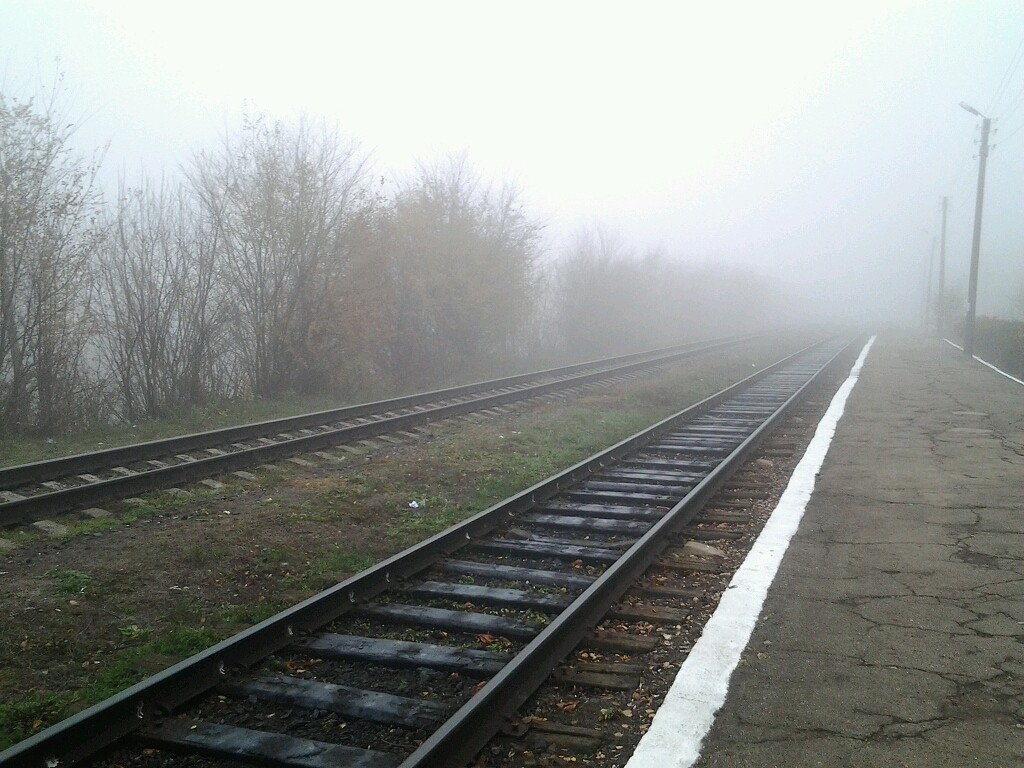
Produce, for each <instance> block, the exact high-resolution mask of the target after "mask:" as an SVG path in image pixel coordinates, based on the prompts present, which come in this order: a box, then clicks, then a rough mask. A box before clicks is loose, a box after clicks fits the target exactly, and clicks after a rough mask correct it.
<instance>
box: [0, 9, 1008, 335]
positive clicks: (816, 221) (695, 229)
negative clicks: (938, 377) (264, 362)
mask: <svg viewBox="0 0 1024 768" xmlns="http://www.w3.org/2000/svg"><path fill="white" fill-rule="evenodd" d="M707 5H708V4H706V3H688V2H685V3H684V2H670V3H642V2H636V3H629V4H627V3H624V2H617V3H599V2H563V3H552V2H523V1H520V2H517V3H483V2H461V3H460V2H447V1H446V0H435V1H434V2H430V3H411V2H408V3H405V2H374V3H369V2H362V1H361V2H352V3H346V2H331V3H328V2H322V3H320V2H307V1H304V0H290V1H289V2H273V3H269V2H268V3H260V2H251V1H250V2H226V1H224V2H218V1H217V0H204V1H203V2H194V1H193V0H177V1H176V2H157V0H154V1H153V2H120V1H115V0H0V57H2V58H0V83H2V86H3V90H4V91H5V92H8V93H12V94H19V95H28V94H31V93H33V92H35V91H37V90H38V89H39V87H40V86H49V85H51V84H52V83H53V80H54V75H55V73H57V72H64V73H65V74H66V78H65V84H66V86H67V91H68V93H69V95H70V96H71V99H70V102H71V104H70V106H71V110H70V111H71V114H72V115H74V116H76V117H79V118H81V119H83V120H84V124H83V127H82V128H81V130H80V131H79V133H78V135H77V141H78V142H79V145H80V146H81V147H82V148H83V149H85V148H89V147H92V146H96V145H101V144H105V143H107V142H108V141H109V142H110V146H109V149H108V151H107V154H106V162H105V171H104V174H105V176H104V181H105V183H108V184H110V183H112V180H113V179H114V178H116V176H117V174H118V173H125V174H127V175H128V177H132V176H133V175H135V174H137V173H138V171H139V170H140V169H145V170H146V171H148V172H150V173H156V174H159V173H160V172H161V169H167V170H168V172H173V169H174V168H175V167H176V166H177V165H178V164H179V163H181V162H183V161H185V160H186V159H187V158H188V156H189V155H190V153H191V152H193V151H195V150H197V149H199V148H201V147H202V146H204V145H208V144H211V143H213V142H215V141H216V140H217V137H218V135H220V134H223V133H224V132H225V131H229V130H233V129H235V128H236V127H237V126H238V125H239V123H240V119H241V115H242V113H243V111H244V110H245V109H249V110H250V111H265V112H267V113H268V114H269V115H271V116H273V117H280V118H284V119H289V118H292V117H295V116H297V115H299V114H306V115H309V116H311V117H324V118H326V119H327V120H329V121H332V122H334V121H336V122H337V123H338V125H339V126H340V128H341V129H342V131H343V132H344V133H345V134H347V135H349V136H352V137H354V138H356V139H357V140H359V141H360V142H361V143H362V145H363V148H364V149H365V150H367V151H369V152H371V153H372V156H373V158H374V161H375V167H376V168H377V169H378V171H379V172H380V173H381V174H383V175H386V176H388V177H389V178H391V177H393V174H401V173H403V172H407V171H408V170H410V169H411V168H413V167H414V165H415V161H416V159H423V160H426V161H430V160H432V159H437V158H439V157H441V156H443V155H445V154H446V153H452V152H461V151H465V152H467V153H468V156H469V158H470V160H471V161H472V163H473V164H474V165H475V166H476V167H477V168H478V169H479V171H480V172H481V174H482V175H483V176H484V177H485V178H490V179H495V180H500V179H502V178H507V179H512V180H514V181H516V182H517V183H518V185H519V186H520V188H521V190H522V192H523V193H524V196H525V198H526V200H527V201H528V202H529V203H530V204H531V207H532V210H533V211H534V212H535V213H536V214H537V215H538V216H540V217H542V218H544V219H545V220H547V221H548V222H549V226H548V234H549V239H550V241H551V242H552V244H553V245H557V243H558V242H559V241H560V240H561V239H563V238H565V237H567V236H568V235H569V233H570V232H571V231H572V230H573V229H575V228H576V227H578V226H580V225H581V224H588V223H592V222H601V223H602V224H604V225H606V226H608V227H610V228H612V229H615V230H618V231H619V232H620V234H621V236H622V238H623V239H624V240H625V241H627V242H630V243H633V244H635V246H636V247H637V248H638V249H646V248H654V247H659V246H660V247H661V248H662V249H663V250H664V251H665V252H666V253H668V254H672V255H679V256H681V257H685V258H688V259H692V260H697V261H722V262H728V263H733V264H735V263H740V264H752V265H757V266H758V267H759V268H764V269H767V270H772V271H773V272H775V273H778V274H782V275H784V279H785V281H786V282H787V283H788V284H790V285H792V286H794V289H798V290H799V292H800V293H801V295H809V296H813V297H814V300H815V301H816V303H817V305H818V306H820V307H822V308H827V309H828V310H830V311H832V312H835V313H837V314H840V315H843V316H846V317H856V316H871V317H880V318H883V319H895V320H899V321H903V322H908V321H916V320H917V319H918V317H919V315H920V313H921V308H922V301H923V289H924V282H925V279H926V276H927V259H928V257H929V251H930V246H931V242H932V238H933V236H934V235H936V234H938V226H939V220H938V211H939V198H940V197H941V196H942V195H949V196H950V221H949V239H948V258H949V262H948V267H947V271H948V275H949V281H950V282H952V283H953V284H959V285H961V286H966V283H967V261H968V257H969V253H970V238H971V226H972V220H973V210H974V193H975V186H974V185H975V180H976V173H977V167H976V164H977V160H976V154H977V148H976V146H975V144H974V141H975V140H976V139H977V137H978V127H979V123H980V120H979V119H977V118H975V117H974V116H972V115H970V114H968V113H967V112H965V111H963V110H961V109H960V108H959V107H958V106H957V104H958V103H959V102H960V101H966V102H968V103H970V104H972V105H973V106H974V107H976V108H977V109H979V110H980V111H981V112H983V113H985V114H988V115H990V116H991V117H995V118H999V120H997V122H996V123H995V128H996V129H997V130H998V132H997V133H996V134H995V136H994V142H995V144H996V145H997V146H996V148H995V150H994V151H993V153H992V155H991V157H990V161H989V180H988V185H987V189H986V208H985V223H984V233H983V243H982V261H981V278H980V299H979V307H978V311H979V313H980V314H994V313H999V314H1006V313H1007V312H1008V311H1009V309H1010V300H1011V297H1013V296H1014V295H1015V294H1016V293H1017V292H1020V293H1022V294H1024V216H1022V215H1021V212H1022V202H1024V200H1022V195H1021V183H1022V180H1024V63H1022V64H1021V65H1020V66H1019V67H1018V68H1017V69H1016V70H1015V71H1013V72H1012V77H1011V78H1010V79H1009V81H1008V83H1007V86H1006V87H1005V88H1004V89H1003V93H1002V95H1001V97H1000V98H999V99H998V100H996V99H995V97H996V95H997V91H998V89H999V86H1000V84H1001V82H1002V81H1003V78H1004V75H1006V74H1007V72H1008V68H1009V67H1010V65H1011V62H1012V61H1013V60H1014V57H1015V54H1017V52H1018V50H1019V46H1020V45H1021V43H1022V41H1024V3H1021V2H1016V1H1010V0H1008V1H1006V2H995V1H991V2H990V1H985V0H976V1H974V2H940V1H938V0H932V1H930V2H914V3H912V2H885V3H878V2H849V3H843V4H839V3H821V2H816V3H786V2H781V3H771V4H766V3H732V4H716V7H715V8H714V9H709V8H707V7H706V6H707ZM1018 286H1021V288H1018Z"/></svg>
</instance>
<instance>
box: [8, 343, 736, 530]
mask: <svg viewBox="0 0 1024 768" xmlns="http://www.w3.org/2000/svg"><path fill="white" fill-rule="evenodd" d="M751 338H753V337H751V336H741V337H735V338H730V339H724V340H716V341H711V342H700V343H697V344H690V345H682V346H681V347H676V348H673V349H675V350H676V351H674V352H670V353H667V354H664V355H662V356H659V357H654V358H650V357H642V359H640V360H639V361H638V362H630V363H627V364H625V365H617V366H616V367H613V368H602V369H599V370H597V371H593V372H590V373H582V374H575V375H571V376H567V377H563V378H557V379H555V380H552V381H544V382H542V383H538V384H528V385H525V386H520V387H519V388H516V389H511V390H510V389H508V387H511V386H513V385H512V384H509V383H508V382H509V381H510V380H509V379H499V380H495V381H490V382H484V383H482V384H475V385H466V386H465V387H456V388H454V389H447V390H439V391H436V392H429V393H424V394H420V395H410V396H408V397H404V398H398V399H396V400H384V401H378V402H376V403H368V404H364V405H358V406H351V407H348V408H342V409H336V410H333V411H322V412H320V413H318V414H306V415H304V416H299V417H291V418H287V419H276V420H273V421H269V422H260V423H258V424H250V425H245V426H243V427H229V428H227V429H222V430H214V431H212V432H202V433H198V434H196V435H187V436H183V437H176V438H169V439H168V440H160V441H153V442H150V443H140V444H137V445H135V446H125V447H122V448H114V449H109V450H106V451H100V452H97V453H90V454H80V455H79V456H73V457H68V458H67V459H53V460H49V461H46V462H37V463H36V464H26V465H20V466H18V467H12V468H10V469H9V470H4V471H6V472H9V473H10V474H9V475H8V477H15V476H18V477H22V478H24V477H27V476H29V473H30V472H31V473H36V474H33V475H32V476H34V477H36V478H39V477H54V475H53V474H52V472H53V471H54V470H56V468H57V467H60V468H61V472H62V474H63V475H64V476H66V475H68V474H71V473H72V472H74V471H86V470H85V469H84V467H86V466H89V467H90V468H91V469H94V470H95V469H97V468H98V467H101V466H105V467H109V466H111V463H110V462H114V465H116V464H117V463H131V462H137V461H139V460H142V459H144V458H145V457H146V456H152V455H160V456H167V455H169V454H170V453H173V452H179V453H184V452H185V451H186V450H197V449H199V448H203V447H207V446H211V445H214V444H219V445H225V444H226V443H228V442H229V441H232V442H238V441H240V440H242V439H244V438H243V437H242V436H241V435H243V434H244V435H246V436H248V437H249V438H251V437H254V436H256V435H257V434H259V435H267V434H278V433H280V432H281V431H282V430H281V429H280V427H281V426H282V425H283V424H286V423H287V424H288V425H289V426H290V428H291V429H297V428H300V425H301V424H312V423H314V421H316V423H318V424H320V425H321V426H322V425H323V424H324V421H323V419H326V420H327V422H328V423H332V422H333V423H337V422H338V421H344V419H343V418H341V416H339V414H345V416H346V418H348V419H353V418H358V417H359V416H362V415H366V414H370V413H375V414H381V413H390V412H392V411H394V410H395V409H399V408H409V407H413V406H419V407H418V408H417V409H416V410H414V411H412V412H409V413H404V414H397V415H391V416H385V417H383V418H379V419H377V420H374V421H371V422H368V423H365V424H357V425H355V426H343V427H337V428H334V429H325V430H322V431H320V432H316V433H314V434H311V435H302V436H299V437H294V438H292V439H289V440H284V441H282V442H276V443H269V444H266V445H259V446H254V447H251V448H244V449H240V450H235V451H232V452H229V453H224V454H222V455H216V456H209V457H205V458H199V459H194V460H192V461H187V462H183V463H181V464H174V465H170V466H166V467H161V468H155V469H149V470H145V471H140V472H135V473H132V474H129V475H125V476H118V477H114V478H108V479H104V480H100V481H98V482H91V483H87V484H85V485H79V486H72V487H69V488H63V489H60V490H55V491H49V492H45V493H39V494H35V495H32V496H27V497H24V498H20V499H16V500H12V501H7V502H3V503H0V527H5V526H11V525H18V524H21V523H26V522H30V521H32V520H38V519H40V518H43V517H49V516H53V515H58V514H64V513H67V512H71V511H73V510H76V509H81V508H84V507H88V506H93V505H96V504H100V503H103V502H105V501H109V500H111V499H118V498H127V497H130V496H135V495H138V494H141V493H147V492H149V491H154V490H157V489H160V488H169V487H174V486H176V485H178V484H181V483H187V482H191V481H195V480H199V479H202V478H205V477H212V476H214V475H220V474H224V473H227V472H233V471H236V470H239V469H244V468H246V467H251V466H255V465H257V464H262V463H267V462H271V461H276V460H279V459H282V458H285V457H287V456H293V455H295V454H298V453H306V452H310V451H316V450H321V449H323V448H327V447H330V446H332V445H337V444H339V443H344V442H353V441H357V440H365V439H368V438H371V437H376V436H379V435H383V434H387V433H388V432H395V431H399V430H407V429H411V428H414V427H418V426H421V425H423V424H426V423H429V422H431V421H437V420H439V419H446V418H452V417H454V416H461V415H465V414H468V413H472V412H474V411H479V410H485V409H488V408H494V407H497V406H500V405H505V404H507V403H511V402H516V401H520V400H525V399H529V398H533V397H539V396H542V395H545V394H550V393H552V392H555V391H557V390H560V389H566V388H572V387H578V386H583V385H585V384H589V383H593V382H596V381H600V380H601V379H604V378H607V377H609V376H618V375H624V374H627V373H631V372H633V371H637V370H642V369H643V368H647V367H650V366H653V365H662V364H665V363H670V362H674V361H676V360H680V359H683V358H686V357H690V356H693V355H698V354H702V353H705V352H711V351H714V350H718V349H723V348H725V347H728V346H732V345H735V344H738V343H741V342H743V341H745V340H749V339H751ZM644 354H650V353H644ZM627 357H628V358H630V359H636V358H637V357H638V356H637V355H629V356H627ZM617 359H619V360H621V358H617ZM592 366H593V364H581V365H578V366H569V367H570V368H574V369H579V368H581V367H582V368H584V369H585V368H586V367H592ZM553 370H557V371H564V370H565V369H553ZM550 373H551V372H540V373H536V374H522V375H520V376H517V377H512V378H513V379H514V380H516V381H519V380H520V379H522V378H524V377H535V378H540V377H543V376H547V375H550ZM520 383H521V382H520ZM498 384H505V386H504V387H501V388H498V389H497V390H496V387H497V386H498ZM474 387H476V388H477V389H476V390H475V391H477V392H480V391H483V392H484V393H485V394H482V395H480V396H478V397H475V398H473V399H470V400H464V401H457V402H454V403H451V402H449V401H450V400H451V399H452V398H455V397H458V396H459V394H458V393H461V395H462V396H465V395H467V394H472V392H471V391H470V390H471V389H472V388H474ZM453 393H456V394H453ZM439 398H444V399H442V400H439ZM428 403H430V405H427V404H428ZM318 419H319V421H317V420H318ZM157 446H160V447H161V448H160V450H159V452H158V453H154V451H155V450H156V447H157ZM134 450H139V451H141V453H140V454H138V455H134V456H133V455H132V451H134ZM98 457H102V458H103V459H104V462H99V458H98ZM129 458H130V462H129ZM42 467H47V468H49V469H50V473H49V474H38V473H39V472H42V469H37V468H42ZM68 467H74V469H73V470H68ZM0 476H2V473H0Z"/></svg>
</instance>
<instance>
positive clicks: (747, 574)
mask: <svg viewBox="0 0 1024 768" xmlns="http://www.w3.org/2000/svg"><path fill="white" fill-rule="evenodd" d="M875 338H876V337H874V336H872V337H871V338H870V339H869V340H868V343H867V344H865V345H864V348H863V349H862V350H861V353H860V355H859V356H858V357H857V362H855V363H854V364H853V368H851V369H850V375H849V376H848V377H847V379H846V381H844V382H843V384H842V386H840V387H839V389H838V391H837V392H836V394H835V397H833V398H832V402H831V403H830V404H829V407H828V410H827V411H826V412H825V415H824V416H823V417H822V419H821V421H820V422H818V428H817V429H816V430H815V432H814V437H813V438H812V439H811V442H810V445H808V447H807V451H806V452H805V453H804V455H803V457H802V458H801V459H800V462H799V463H798V464H797V466H796V469H794V470H793V476H792V477H791V478H790V480H789V484H788V485H787V486H786V490H785V491H783V493H782V496H781V498H780V499H779V503H778V505H777V506H776V507H775V509H774V510H773V511H772V514H771V516H770V517H769V519H768V522H767V523H766V524H765V526H764V530H762V531H761V535H760V536H758V537H757V541H756V542H754V546H753V547H752V548H751V550H750V554H749V555H747V558H746V560H744V561H743V565H741V566H740V567H739V569H738V570H737V571H736V573H735V575H734V576H733V578H732V580H731V581H730V582H729V586H728V588H727V589H726V590H725V593H724V594H723V595H722V599H721V601H720V602H719V604H718V608H717V609H716V610H715V613H714V615H712V617H711V618H710V619H709V620H708V623H707V624H706V625H705V627H704V632H703V634H702V635H701V637H700V639H699V640H698V641H697V642H696V643H695V644H694V646H693V650H691V651H690V654H689V655H688V656H687V657H686V660H685V661H684V662H683V664H682V666H681V667H680V668H679V672H678V674H677V675H676V679H675V682H673V683H672V687H671V689H669V692H668V695H667V696H666V697H665V701H664V703H663V704H662V705H661V708H660V709H659V710H658V714H657V715H655V717H654V721H653V722H652V723H651V728H650V730H649V731H647V733H646V734H644V736H643V738H641V739H640V743H639V744H638V745H637V748H636V751H635V752H634V753H633V756H632V757H631V758H630V759H629V762H628V763H626V768H687V766H691V765H693V764H694V763H695V762H696V761H697V758H698V757H700V746H701V742H702V741H703V740H704V737H705V736H707V734H708V731H710V730H711V725H712V724H713V723H714V721H715V713H717V712H718V710H719V709H720V708H721V707H722V704H724V703H725V696H726V693H727V692H728V689H729V678H731V677H732V673H733V670H734V669H736V665H737V664H738V663H739V660H740V655H741V654H742V653H743V649H744V648H746V646H747V642H748V641H749V640H750V634H751V632H753V630H754V625H755V624H756V623H757V617H758V616H759V615H760V614H761V607H762V606H763V605H764V600H765V597H767V595H768V587H769V586H771V583H772V581H773V580H774V579H775V574H776V572H777V571H778V569H779V564H780V563H781V562H782V556H783V555H784V554H785V553H786V549H787V548H788V547H789V541H790V539H792V538H793V535H794V534H795V533H796V531H797V528H798V527H799V525H800V520H801V518H802V517H803V514H804V509H805V508H806V507H807V502H808V501H809V500H810V498H811V491H813V490H814V481H815V478H816V476H817V474H818V471H819V470H820V469H821V465H822V463H823V462H824V461H825V455H826V454H827V453H828V449H829V446H830V445H831V444H832V437H833V436H834V435H835V431H836V425H838V423H839V419H840V417H842V415H843V410H844V409H845V408H846V400H847V398H848V397H849V396H850V392H851V391H853V387H854V385H855V384H856V383H857V379H858V377H859V376H860V370H861V368H862V367H863V365H864V359H865V358H866V357H867V354H868V350H870V349H871V345H872V344H874V342H875Z"/></svg>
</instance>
